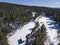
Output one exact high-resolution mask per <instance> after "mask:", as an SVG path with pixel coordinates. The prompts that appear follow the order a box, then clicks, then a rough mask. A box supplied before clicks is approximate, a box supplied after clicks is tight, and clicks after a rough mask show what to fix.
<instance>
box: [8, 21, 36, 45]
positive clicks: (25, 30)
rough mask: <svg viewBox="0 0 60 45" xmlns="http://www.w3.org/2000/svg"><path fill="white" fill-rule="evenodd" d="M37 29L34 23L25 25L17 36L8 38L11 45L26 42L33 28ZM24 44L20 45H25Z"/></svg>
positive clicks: (18, 30) (16, 33)
mask: <svg viewBox="0 0 60 45" xmlns="http://www.w3.org/2000/svg"><path fill="white" fill-rule="evenodd" d="M33 27H35V23H34V22H29V23H28V24H26V25H24V26H23V27H22V28H21V29H17V31H16V32H15V34H13V35H12V36H11V37H9V38H8V43H9V45H19V44H18V40H19V39H22V41H26V35H27V34H29V33H31V31H32V30H29V29H31V28H33ZM24 44H25V42H24V43H22V44H20V45H24Z"/></svg>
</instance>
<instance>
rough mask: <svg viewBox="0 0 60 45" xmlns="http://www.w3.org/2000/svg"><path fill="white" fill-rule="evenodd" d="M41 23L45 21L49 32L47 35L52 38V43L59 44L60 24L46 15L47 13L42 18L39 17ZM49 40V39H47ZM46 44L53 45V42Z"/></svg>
mask: <svg viewBox="0 0 60 45" xmlns="http://www.w3.org/2000/svg"><path fill="white" fill-rule="evenodd" d="M38 21H39V23H40V25H41V24H43V23H44V25H45V27H46V29H47V30H46V32H47V37H48V38H49V40H50V43H53V45H57V44H58V43H59V40H58V38H57V36H58V33H57V31H58V30H59V26H58V24H56V23H55V22H54V21H53V19H51V18H49V17H46V16H45V15H42V17H41V18H39V20H38ZM47 42H48V41H47ZM46 45H51V44H46Z"/></svg>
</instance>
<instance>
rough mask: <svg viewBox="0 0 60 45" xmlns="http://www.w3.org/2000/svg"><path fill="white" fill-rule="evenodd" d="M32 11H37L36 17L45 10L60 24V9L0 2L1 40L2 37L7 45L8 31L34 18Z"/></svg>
mask: <svg viewBox="0 0 60 45" xmlns="http://www.w3.org/2000/svg"><path fill="white" fill-rule="evenodd" d="M32 12H36V15H35V17H34V19H35V18H36V17H38V16H39V15H40V14H42V13H43V12H44V13H45V14H46V15H47V16H52V17H53V18H54V20H55V21H56V22H57V23H58V24H60V22H59V21H60V9H56V8H49V7H40V6H27V5H19V4H11V3H4V2H0V42H2V41H1V39H2V40H3V45H4V44H5V45H7V43H6V42H7V41H6V40H5V39H6V35H7V34H8V33H10V32H12V31H13V30H15V29H17V28H19V27H20V26H21V27H22V26H23V25H24V24H25V23H27V22H29V21H30V20H32V19H33V15H32ZM3 37H5V38H3Z"/></svg>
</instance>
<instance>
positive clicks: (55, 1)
mask: <svg viewBox="0 0 60 45" xmlns="http://www.w3.org/2000/svg"><path fill="white" fill-rule="evenodd" d="M0 2H7V3H13V4H21V5H29V6H44V7H52V8H60V0H50V1H49V0H0Z"/></svg>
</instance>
